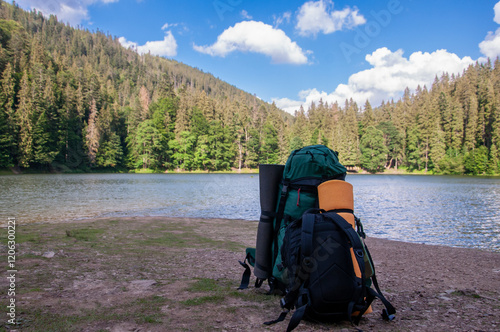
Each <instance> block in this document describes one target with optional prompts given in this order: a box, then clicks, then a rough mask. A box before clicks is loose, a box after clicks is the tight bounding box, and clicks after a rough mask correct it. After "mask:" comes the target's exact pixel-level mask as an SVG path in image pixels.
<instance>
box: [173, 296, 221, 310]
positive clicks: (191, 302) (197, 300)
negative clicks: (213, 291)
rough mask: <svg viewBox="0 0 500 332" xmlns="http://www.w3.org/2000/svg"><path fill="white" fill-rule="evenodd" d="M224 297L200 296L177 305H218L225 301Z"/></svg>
mask: <svg viewBox="0 0 500 332" xmlns="http://www.w3.org/2000/svg"><path fill="white" fill-rule="evenodd" d="M225 298H226V297H225V296H224V295H220V294H218V295H206V296H200V297H196V298H194V299H188V300H184V301H181V302H179V303H181V304H183V305H185V306H189V307H190V306H197V305H202V304H207V303H212V304H220V303H222V302H224V300H225Z"/></svg>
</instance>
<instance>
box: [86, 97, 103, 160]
mask: <svg viewBox="0 0 500 332" xmlns="http://www.w3.org/2000/svg"><path fill="white" fill-rule="evenodd" d="M97 112H98V111H97V106H96V101H95V99H92V101H91V104H90V114H89V119H88V122H87V127H86V129H85V143H86V147H87V156H88V158H89V162H90V165H94V164H95V162H96V154H97V151H98V150H99V139H100V136H101V134H100V132H99V128H98V126H97V116H98V114H97Z"/></svg>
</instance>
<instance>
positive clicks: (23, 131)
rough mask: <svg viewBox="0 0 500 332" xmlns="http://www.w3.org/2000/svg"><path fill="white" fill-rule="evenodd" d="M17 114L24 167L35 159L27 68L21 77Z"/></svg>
mask: <svg viewBox="0 0 500 332" xmlns="http://www.w3.org/2000/svg"><path fill="white" fill-rule="evenodd" d="M16 114H17V119H16V120H17V121H16V122H17V127H18V135H19V140H18V145H17V146H18V153H17V155H18V163H19V165H20V166H22V167H29V165H30V162H32V161H33V100H32V96H31V86H30V82H29V80H28V73H27V71H26V70H25V71H24V72H23V76H22V78H21V83H20V90H19V104H18V108H17V112H16Z"/></svg>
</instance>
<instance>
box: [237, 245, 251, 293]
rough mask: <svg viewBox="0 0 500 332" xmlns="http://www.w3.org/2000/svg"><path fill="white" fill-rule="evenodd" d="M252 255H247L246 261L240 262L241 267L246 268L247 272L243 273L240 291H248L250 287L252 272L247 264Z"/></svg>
mask: <svg viewBox="0 0 500 332" xmlns="http://www.w3.org/2000/svg"><path fill="white" fill-rule="evenodd" d="M249 256H250V253H248V254H247V256H246V257H245V260H244V261H243V262H242V261H238V262H239V263H240V265H241V266H243V267H244V268H245V271H243V275H242V276H241V283H240V287H238V289H247V288H248V285H249V284H250V276H251V275H252V272H251V271H250V266H248V264H247V260H248V259H249Z"/></svg>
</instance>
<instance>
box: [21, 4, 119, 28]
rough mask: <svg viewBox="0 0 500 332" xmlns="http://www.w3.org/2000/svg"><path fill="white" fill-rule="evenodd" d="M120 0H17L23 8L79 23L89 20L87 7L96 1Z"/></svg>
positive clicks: (60, 19)
mask: <svg viewBox="0 0 500 332" xmlns="http://www.w3.org/2000/svg"><path fill="white" fill-rule="evenodd" d="M118 1H119V0H80V1H77V0H17V1H16V3H17V4H18V5H20V6H21V7H22V8H27V9H36V10H38V11H40V12H42V13H43V15H46V16H49V15H51V14H52V15H56V16H57V19H58V20H59V21H61V22H65V23H69V24H71V25H78V24H80V23H81V22H82V21H84V20H89V13H88V10H87V7H88V6H90V5H92V4H95V3H99V2H100V3H104V4H108V3H113V2H118Z"/></svg>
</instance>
